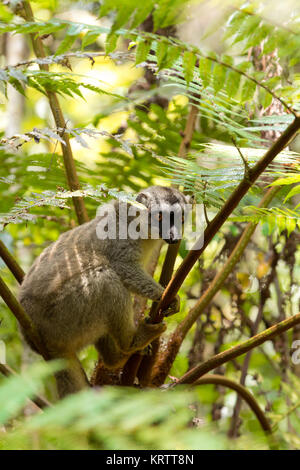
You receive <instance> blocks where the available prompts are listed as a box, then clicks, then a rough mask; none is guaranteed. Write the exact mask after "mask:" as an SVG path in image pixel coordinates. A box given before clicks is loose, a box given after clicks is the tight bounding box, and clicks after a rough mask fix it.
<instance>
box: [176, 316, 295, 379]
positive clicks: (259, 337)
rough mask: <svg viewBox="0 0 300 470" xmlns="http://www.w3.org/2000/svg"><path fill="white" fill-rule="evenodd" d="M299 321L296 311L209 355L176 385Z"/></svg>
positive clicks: (249, 348) (195, 376)
mask: <svg viewBox="0 0 300 470" xmlns="http://www.w3.org/2000/svg"><path fill="white" fill-rule="evenodd" d="M299 323H300V313H297V315H294V316H292V317H290V318H288V319H286V320H283V321H282V322H279V323H277V324H276V325H273V326H271V327H270V328H267V329H266V330H265V331H262V332H261V333H259V334H258V335H256V336H253V337H252V338H250V339H247V340H246V341H244V342H243V343H241V344H239V345H237V346H233V347H232V348H230V349H227V350H226V351H223V352H221V353H219V354H216V355H215V356H213V357H211V358H210V359H209V360H208V361H205V362H203V363H202V364H200V365H198V366H196V367H194V368H193V369H191V370H190V371H188V372H187V373H186V374H184V375H183V376H182V377H181V378H180V379H179V380H178V382H177V383H176V385H179V384H184V383H189V384H190V383H193V382H195V380H198V379H199V378H200V377H202V376H203V375H205V374H207V372H210V371H211V370H213V369H215V368H216V367H219V366H221V365H222V364H224V363H225V362H228V361H231V360H232V359H235V358H236V357H239V356H241V355H242V354H245V353H246V352H248V351H250V350H251V349H253V348H256V347H257V346H259V345H260V344H262V343H265V342H266V341H269V340H271V339H273V338H275V336H278V335H280V334H282V333H284V332H285V331H287V330H289V329H291V328H293V327H294V326H295V325H298V324H299Z"/></svg>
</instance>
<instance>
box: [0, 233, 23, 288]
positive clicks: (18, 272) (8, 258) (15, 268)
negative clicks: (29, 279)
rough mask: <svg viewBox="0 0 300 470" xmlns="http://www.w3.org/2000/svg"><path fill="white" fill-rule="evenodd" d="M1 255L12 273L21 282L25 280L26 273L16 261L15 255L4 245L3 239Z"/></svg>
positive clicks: (0, 249) (0, 242)
mask: <svg viewBox="0 0 300 470" xmlns="http://www.w3.org/2000/svg"><path fill="white" fill-rule="evenodd" d="M0 256H1V258H2V259H3V261H4V263H5V264H6V266H7V267H8V268H9V269H10V271H11V272H12V274H13V275H14V276H15V278H16V280H17V281H18V283H19V284H21V282H22V281H23V277H24V276H25V273H24V271H23V269H22V268H21V266H19V264H18V263H17V262H16V260H15V259H14V257H13V256H12V255H11V254H10V252H9V251H8V249H7V248H6V246H5V245H4V243H3V241H2V240H0Z"/></svg>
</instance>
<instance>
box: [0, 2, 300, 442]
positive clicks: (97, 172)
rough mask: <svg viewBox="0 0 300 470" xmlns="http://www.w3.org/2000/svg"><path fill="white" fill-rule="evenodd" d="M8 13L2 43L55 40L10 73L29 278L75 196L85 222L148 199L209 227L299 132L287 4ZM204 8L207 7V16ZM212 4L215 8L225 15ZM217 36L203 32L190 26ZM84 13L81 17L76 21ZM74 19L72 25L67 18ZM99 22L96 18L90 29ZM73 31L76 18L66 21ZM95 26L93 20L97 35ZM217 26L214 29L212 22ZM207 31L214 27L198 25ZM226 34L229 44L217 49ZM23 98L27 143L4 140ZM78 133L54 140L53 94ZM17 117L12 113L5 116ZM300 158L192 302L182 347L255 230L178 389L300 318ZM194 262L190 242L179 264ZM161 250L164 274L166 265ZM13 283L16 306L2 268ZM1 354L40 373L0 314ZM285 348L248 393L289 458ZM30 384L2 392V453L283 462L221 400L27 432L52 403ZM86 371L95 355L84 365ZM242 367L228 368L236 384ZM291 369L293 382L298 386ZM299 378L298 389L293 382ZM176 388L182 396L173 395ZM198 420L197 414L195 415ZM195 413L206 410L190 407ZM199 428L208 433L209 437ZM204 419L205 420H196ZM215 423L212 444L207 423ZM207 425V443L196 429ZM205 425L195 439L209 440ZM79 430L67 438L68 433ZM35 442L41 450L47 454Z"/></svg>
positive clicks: (206, 272) (6, 234)
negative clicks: (33, 410) (138, 197)
mask: <svg viewBox="0 0 300 470" xmlns="http://www.w3.org/2000/svg"><path fill="white" fill-rule="evenodd" d="M8 3H9V5H8V4H7V2H6V4H5V5H4V4H3V5H0V17H1V23H0V32H1V33H2V37H4V38H5V40H6V41H8V43H9V37H10V36H9V35H8V33H12V34H16V33H17V35H19V36H16V37H19V38H22V41H25V42H26V41H27V44H30V40H31V38H32V37H33V38H36V37H39V38H41V39H42V42H43V45H44V48H45V51H46V56H45V57H35V55H34V54H33V53H30V55H27V56H26V54H25V56H24V57H23V58H21V60H18V61H17V62H18V63H14V64H13V65H12V64H9V63H8V62H7V60H6V59H7V57H6V51H5V48H4V47H2V46H1V44H2V43H0V47H1V48H2V52H1V53H2V56H3V57H1V59H2V60H1V68H0V94H1V95H0V96H1V104H0V122H1V130H0V159H1V165H0V185H1V202H0V227H1V232H0V239H1V240H3V241H4V242H5V244H6V246H7V247H8V249H9V250H10V251H11V252H12V253H13V254H14V255H15V257H16V259H18V261H19V263H20V264H21V265H22V266H23V267H24V269H25V270H27V269H28V268H29V266H30V264H31V263H32V261H33V259H34V257H35V256H37V255H38V254H39V253H40V252H41V250H42V249H43V248H44V247H45V246H47V245H48V244H49V243H51V242H52V241H53V240H55V239H57V237H58V236H59V234H60V233H61V232H62V231H64V230H68V229H70V228H72V227H73V226H74V224H75V222H74V219H75V212H74V208H73V205H72V197H74V196H82V197H84V201H85V204H86V207H87V210H88V213H89V215H90V217H93V216H94V214H95V212H96V209H97V206H98V205H99V204H100V203H102V202H103V201H105V200H107V199H108V198H111V197H113V198H122V199H123V198H129V199H131V198H132V197H134V194H135V193H136V192H137V191H139V190H140V189H141V188H144V187H146V186H148V185H151V184H167V185H169V184H178V185H180V186H181V187H182V188H183V189H184V190H185V191H187V192H190V193H191V192H192V193H194V194H195V195H196V198H197V201H198V202H199V203H201V204H204V206H205V215H206V222H207V221H208V220H212V219H213V217H214V216H215V215H216V214H217V213H218V211H219V210H220V209H221V208H222V207H223V205H224V202H226V201H227V200H228V198H229V196H230V195H231V194H232V192H233V190H234V189H235V188H236V186H237V185H238V184H239V183H240V182H241V181H242V180H243V179H244V178H245V177H247V171H249V170H251V168H253V166H254V165H255V163H257V161H258V160H259V159H260V158H261V157H262V155H263V154H264V153H265V151H266V150H267V148H268V147H270V146H271V145H272V143H273V142H274V141H275V140H276V138H277V137H278V136H279V135H280V133H281V132H282V131H284V130H285V129H286V128H287V126H288V125H289V124H291V122H292V121H293V119H294V118H295V115H296V114H297V113H298V112H299V111H300V109H299V63H300V47H299V46H300V34H299V33H300V30H299V24H300V23H299V18H300V12H299V7H298V6H297V4H296V2H295V3H293V2H291V5H290V7H289V8H290V9H289V8H286V10H288V11H285V16H284V17H283V19H281V17H280V15H279V14H278V15H276V14H275V13H276V8H279V3H277V2H275V7H274V12H275V13H274V12H272V11H270V6H269V2H266V1H264V0H260V1H258V2H250V1H249V2H241V1H239V0H232V1H231V2H229V3H228V5H227V2H226V7H224V5H223V2H216V6H214V8H215V10H214V12H215V13H218V14H216V15H215V16H216V17H217V19H216V20H211V19H210V17H209V16H206V14H207V13H206V11H205V8H204V7H203V6H202V2H194V1H188V0H175V1H174V0H159V1H156V2H154V1H152V0H149V1H147V2H143V3H141V2H140V3H139V2H136V1H135V2H134V1H133V0H122V1H119V0H118V1H116V0H114V1H112V0H104V1H103V2H101V6H100V7H99V2H87V4H86V5H84V6H82V5H81V6H80V9H79V14H78V13H77V17H76V9H75V8H74V9H73V6H74V5H73V2H70V1H64V2H56V1H53V2H44V1H42V0H38V1H35V2H32V5H31V6H32V7H33V8H34V13H35V18H36V20H35V22H28V21H26V20H25V19H24V15H23V12H22V10H21V11H20V10H17V11H15V12H14V11H13V10H14V7H15V3H16V2H8ZM208 3H209V2H208ZM212 3H214V2H212ZM198 7H200V8H202V10H200V12H202V13H201V14H202V15H203V16H204V18H205V19H206V18H208V20H207V22H208V23H209V25H208V27H207V28H206V30H205V32H204V33H203V34H202V33H201V34H200V33H199V30H201V28H202V26H201V27H200V26H199V24H200V23H199V24H198V26H197V27H196V29H195V30H194V36H195V40H193V41H191V40H190V41H188V40H185V35H184V34H181V33H182V31H183V32H186V31H188V30H189V28H191V30H192V31H193V27H194V26H193V22H192V20H193V18H195V17H196V18H198V20H199V21H200V20H201V14H199V13H197V12H198V10H197V8H198ZM74 10H75V12H74ZM65 12H67V14H64V13H65ZM87 12H88V14H89V15H90V16H88V18H87V17H86V16H85V14H86V13H87ZM66 18H67V19H66ZM91 18H92V19H91ZM216 22H217V23H216ZM201 24H202V23H201ZM214 34H217V40H215V42H214V40H213V39H212V40H211V42H210V41H209V39H210V38H213V37H214ZM16 92H17V94H20V95H22V97H23V98H22V99H23V103H24V107H23V109H21V108H22V106H20V109H18V110H17V111H18V113H19V117H20V122H21V124H20V126H19V129H17V130H16V131H15V132H14V133H13V134H9V133H7V129H8V127H9V124H10V121H11V120H13V118H12V117H11V114H10V113H11V108H9V104H10V103H11V102H13V100H14V98H12V96H16V95H13V94H12V93H16ZM49 92H55V93H56V94H57V96H58V97H59V101H60V104H61V107H62V111H63V114H64V116H65V119H66V127H65V128H61V127H59V128H57V127H56V126H55V124H54V122H53V119H52V116H51V115H50V112H49V105H48V93H49ZM191 103H192V104H193V106H194V107H195V108H196V110H197V123H196V127H195V130H194V132H193V136H192V139H191V142H189V146H188V152H187V155H185V156H184V157H183V155H180V153H179V147H180V145H181V142H182V139H183V137H184V132H185V128H186V122H187V121H188V119H189V113H190V106H191ZM9 109H10V110H9ZM65 136H68V137H69V138H70V142H71V146H72V149H73V153H74V156H75V164H76V170H77V173H78V176H79V180H80V183H81V189H80V190H77V191H71V190H70V189H69V187H68V185H67V182H66V175H65V168H64V163H63V159H62V155H61V150H60V146H61V145H62V146H64V145H65V143H64V137H65ZM298 152H299V144H298V143H297V138H296V139H295V140H294V142H292V144H291V146H290V148H288V149H285V151H283V152H281V153H280V154H279V155H278V157H277V158H276V159H275V160H274V162H273V163H272V164H271V165H269V166H268V168H267V170H266V171H265V172H264V173H263V174H262V175H261V177H260V178H259V180H258V181H257V182H256V183H255V185H253V186H252V188H251V190H250V191H249V192H248V193H247V194H246V196H245V197H244V198H243V200H242V201H241V203H240V204H239V205H238V206H237V207H236V209H235V211H234V213H233V214H232V215H231V217H230V218H229V219H228V220H227V221H226V222H225V223H224V225H223V226H222V228H221V230H220V231H219V232H218V234H217V235H216V236H215V237H214V239H213V240H212V241H211V243H210V244H209V245H208V247H207V249H206V250H205V252H204V254H203V255H202V256H201V258H200V260H199V264H198V265H197V266H195V267H194V269H192V271H191V272H190V273H189V276H188V277H187V279H186V282H185V284H184V286H183V287H182V288H181V290H180V296H181V302H182V308H181V312H180V313H179V314H178V315H176V316H175V317H172V318H170V319H168V320H167V321H168V327H169V330H168V331H169V332H170V333H172V332H173V331H174V330H175V329H176V328H177V327H178V325H180V324H181V322H182V321H183V320H184V318H185V317H186V316H187V314H188V312H189V310H190V309H191V308H193V307H194V305H195V303H196V301H197V300H198V299H199V297H200V296H201V295H203V293H204V292H205V291H206V289H207V287H208V286H209V285H210V283H211V282H212V281H213V279H214V277H215V275H216V274H217V273H218V272H220V270H221V269H222V268H223V266H224V263H226V261H227V260H228V257H229V255H230V254H231V253H232V250H233V248H234V246H235V245H236V244H237V241H238V237H239V235H240V234H241V233H242V231H243V230H244V227H245V223H246V222H247V223H248V222H251V223H255V224H257V223H259V224H260V226H259V227H258V229H257V230H256V232H255V235H254V237H253V238H252V239H251V242H250V243H249V244H248V246H247V248H246V250H245V252H244V253H243V256H242V257H241V259H240V261H239V262H238V264H237V265H236V266H235V267H234V269H233V270H232V272H231V273H230V275H229V276H228V278H227V279H226V281H225V283H224V284H223V287H222V289H221V290H220V291H219V292H218V294H217V295H216V296H215V297H214V299H213V300H212V302H211V303H210V304H209V306H208V307H207V308H206V309H205V310H204V311H202V312H201V315H200V316H199V319H198V321H197V324H195V325H194V326H193V327H192V329H191V330H190V331H189V333H188V334H187V336H186V338H185V340H184V342H183V345H182V347H181V349H180V351H179V353H178V354H177V357H176V359H175V361H174V364H173V368H172V370H171V372H170V374H171V377H179V376H181V375H183V374H184V373H185V372H186V371H187V369H189V368H191V367H192V366H194V365H195V364H197V363H199V362H202V361H205V360H206V359H207V358H209V357H211V356H212V355H213V354H215V353H218V352H219V351H222V350H224V349H227V348H229V347H230V346H232V345H235V344H237V343H238V342H240V341H241V340H242V339H245V338H248V337H249V336H251V335H253V334H254V329H255V322H256V319H257V315H258V314H259V315H260V317H259V322H258V327H259V329H264V328H266V327H268V326H270V325H272V324H274V323H275V322H277V321H279V320H282V319H284V318H285V317H288V316H290V315H292V314H295V313H298V311H299V297H300V296H299V281H300V277H299V276H300V268H299V263H300V255H299V245H300V240H299V232H298V229H299V227H300V226H299V215H300V214H299V192H300V189H299V188H300V184H299V183H300V181H299V153H298ZM268 186H280V187H281V189H280V191H279V192H278V193H277V195H276V197H275V198H274V199H273V201H272V203H271V204H270V206H269V207H259V208H258V207H257V206H258V203H259V201H260V200H261V198H262V196H263V194H264V193H265V191H266V190H267V187H268ZM186 253H187V250H186V246H185V244H184V243H182V245H181V248H180V253H179V256H178V258H177V264H176V266H177V265H179V263H180V262H181V261H182V259H183V258H184V257H185V255H186ZM164 254H165V249H163V250H162V255H161V256H160V259H159V262H158V269H157V273H156V274H155V276H156V277H157V278H158V275H159V274H158V273H159V271H160V268H161V266H162V261H163V257H164ZM1 270H2V274H1V276H2V277H3V278H4V280H5V281H6V282H7V284H8V285H9V287H10V288H11V289H12V290H13V291H14V292H17V286H16V283H15V282H14V280H13V279H12V276H11V275H10V273H9V271H8V269H7V268H5V267H4V265H3V264H1ZM0 317H1V318H0V320H1V325H0V328H1V329H0V339H3V340H4V341H5V344H6V348H7V361H8V363H9V364H10V365H11V366H12V367H14V368H15V369H17V370H20V369H21V367H22V365H23V363H24V362H27V359H26V355H25V357H24V352H23V350H24V346H23V343H22V342H21V341H20V336H19V332H18V328H17V325H16V322H15V320H14V318H13V317H12V315H11V313H10V312H9V310H8V309H7V308H6V306H5V305H4V304H2V303H1V304H0ZM297 335H298V332H297V331H296V329H295V331H293V332H289V333H287V334H286V335H284V336H283V337H280V338H277V339H275V340H274V341H273V342H270V343H267V344H264V345H263V346H261V348H258V349H256V350H254V351H253V352H252V356H251V360H250V364H249V367H248V369H247V370H246V386H247V387H248V388H249V389H250V390H251V391H252V392H253V394H254V396H255V397H256V398H257V400H258V402H259V404H260V406H261V407H262V408H263V409H265V410H267V415H268V417H269V418H270V419H271V420H272V423H273V424H274V426H275V428H276V439H277V445H278V446H279V448H297V447H299V439H298V437H297V436H298V435H299V432H300V423H299V415H298V411H297V403H298V402H299V396H298V393H297V392H296V391H295V390H297V389H298V388H299V384H298V382H299V378H298V377H299V366H297V364H294V363H292V362H291V359H290V354H289V353H290V350H291V348H292V343H293V341H294V340H297V338H298V336H297ZM31 360H32V361H33V362H35V363H36V364H35V365H34V366H33V368H32V369H30V372H29V373H28V375H27V376H26V377H27V378H26V377H25V378H23V377H22V376H18V377H13V378H10V379H9V380H6V379H4V378H3V379H2V378H1V382H0V397H1V398H2V399H1V404H2V405H1V412H0V424H1V425H3V427H4V429H5V430H6V432H4V431H3V432H2V431H0V433H1V434H0V447H2V448H41V449H64V448H68V449H71V448H84V449H86V448H93V449H118V448H127V449H135V448H136V449H142V448H151V449H167V448H169V449H170V448H184V449H189V448H192V449H194V448H197V449H199V448H230V447H235V448H247V447H248V448H249V447H252V448H270V447H272V445H273V444H272V443H271V442H269V441H268V440H267V439H266V438H265V437H262V436H261V432H260V430H259V425H258V423H257V422H256V420H255V418H254V417H253V415H252V413H251V411H250V410H249V409H248V408H246V407H242V410H241V412H240V417H241V418H242V422H243V424H242V428H241V431H242V432H241V434H242V436H240V437H239V438H237V439H236V440H235V441H234V444H233V443H232V442H230V441H228V440H227V439H226V437H225V436H226V432H227V430H228V427H229V426H230V423H232V419H231V415H232V411H233V409H234V407H235V395H234V393H233V392H231V391H228V390H224V389H222V390H220V389H219V388H218V389H217V388H215V387H213V386H201V387H198V388H197V390H196V389H195V390H189V391H186V390H184V391H181V390H179V391H169V390H168V391H162V390H156V391H154V390H151V391H147V392H146V391H143V392H141V391H140V390H136V389H134V388H131V389H125V388H122V387H105V388H104V389H103V390H101V391H100V392H99V391H96V392H93V391H86V392H84V393H82V394H79V395H78V396H74V397H72V398H68V399H66V400H64V401H62V402H61V403H59V404H56V405H55V406H53V407H52V408H51V409H48V410H46V411H45V412H44V413H43V414H36V415H35V416H33V417H30V419H25V418H24V416H22V409H23V407H25V406H27V405H26V397H27V396H33V394H34V393H36V390H38V389H42V390H43V391H44V393H45V394H46V395H47V396H48V397H49V398H50V399H51V400H53V398H54V394H53V383H52V381H51V379H50V378H49V377H50V375H51V374H53V371H54V370H55V367H56V366H55V365H54V366H52V365H50V366H49V365H45V364H43V363H41V361H40V360H39V359H37V358H36V357H34V358H33V359H31ZM81 360H82V362H83V365H84V366H85V368H86V369H87V370H88V371H89V372H91V371H92V369H93V367H94V362H95V360H96V353H95V350H94V349H93V348H92V347H90V348H87V349H86V350H84V351H83V352H82V353H81ZM243 367H244V358H239V359H237V360H236V361H233V362H230V363H228V364H225V365H224V366H222V368H221V371H218V373H220V372H221V373H223V374H224V375H228V376H229V377H231V378H233V379H235V380H237V381H239V380H240V375H241V369H242V368H243ZM287 370H289V373H287V372H286V371H287ZM297 376H298V377H297ZM167 380H168V381H169V380H171V379H167ZM195 403H196V405H195ZM191 404H193V405H192V406H191ZM203 417H204V421H205V423H204V424H203V422H202V421H203ZM193 419H194V421H193ZM210 421H215V423H214V426H212V427H210V426H208V425H207V422H210ZM192 422H194V424H195V423H198V425H199V426H198V427H197V426H194V427H192V426H191V423H192ZM199 423H200V424H199ZM71 424H72V426H71ZM37 441H38V444H36V442H37Z"/></svg>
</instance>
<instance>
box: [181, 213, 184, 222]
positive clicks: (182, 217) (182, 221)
mask: <svg viewBox="0 0 300 470" xmlns="http://www.w3.org/2000/svg"><path fill="white" fill-rule="evenodd" d="M181 220H182V223H184V215H182V218H181Z"/></svg>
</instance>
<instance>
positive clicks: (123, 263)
mask: <svg viewBox="0 0 300 470" xmlns="http://www.w3.org/2000/svg"><path fill="white" fill-rule="evenodd" d="M137 201H140V202H141V203H143V204H144V205H145V206H146V207H147V208H148V209H151V210H152V209H155V210H159V209H160V207H161V206H162V205H168V204H174V202H177V203H178V204H179V205H180V206H181V207H183V206H184V205H185V204H186V203H187V199H186V198H185V196H183V195H182V194H181V193H180V192H179V191H178V190H176V189H171V188H164V187H160V186H152V187H150V188H148V189H147V190H145V191H142V192H141V193H139V195H138V197H137ZM118 204H119V202H118V201H114V202H112V203H109V204H107V205H106V206H105V207H107V210H108V211H111V210H112V209H116V210H117V211H118ZM122 204H125V205H126V206H127V203H122ZM99 220H100V218H99V217H96V218H95V219H94V220H92V221H91V222H88V223H86V224H83V225H81V226H79V227H76V228H74V229H72V230H70V231H68V232H65V233H63V234H62V235H61V236H60V237H59V238H58V240H57V241H56V242H54V243H52V244H51V245H50V246H49V247H47V248H46V249H45V250H44V251H43V252H42V253H41V255H40V256H39V257H38V258H37V259H36V260H35V262H34V264H33V266H32V267H31V269H30V270H29V272H28V274H27V275H26V276H25V278H24V281H23V283H22V285H21V289H20V294H19V300H20V302H21V304H22V306H23V307H24V309H25V311H26V312H27V314H28V315H29V316H30V317H31V319H32V320H33V322H34V324H35V326H36V328H37V330H38V332H39V334H40V336H41V340H42V341H43V343H44V346H45V348H46V350H47V351H48V354H49V356H50V357H51V358H65V359H66V360H67V361H68V368H66V369H65V370H63V371H61V372H59V373H58V374H57V375H56V379H57V384H58V391H59V395H60V396H61V397H63V396H65V395H67V394H69V393H73V392H76V391H78V390H81V389H82V388H83V387H84V386H86V385H88V380H87V378H86V375H85V373H84V371H83V369H82V367H81V365H80V362H79V360H78V358H77V356H76V352H77V351H79V350H80V349H82V348H83V347H85V346H87V345H89V344H94V345H95V346H96V347H97V349H98V350H99V352H100V354H101V356H102V359H103V361H104V363H105V365H106V366H108V367H112V368H115V367H118V366H120V365H123V364H124V363H125V361H126V359H127V358H128V355H129V354H130V353H132V352H134V351H137V350H141V349H143V348H144V347H145V346H147V345H148V344H149V343H150V342H151V341H152V340H153V339H154V338H156V337H158V336H159V335H160V334H161V333H162V332H163V331H164V330H165V328H166V327H165V325H164V324H162V323H161V324H156V325H151V324H149V323H146V322H145V321H143V322H141V323H140V324H139V325H138V326H136V325H135V323H134V315H133V308H132V299H131V294H132V293H135V294H139V295H141V296H144V297H146V298H149V299H152V300H159V299H160V297H161V295H162V293H163V287H162V286H161V285H159V284H158V283H157V282H155V281H154V280H153V278H152V277H151V276H150V275H149V274H148V273H147V272H146V271H145V270H144V265H145V263H146V261H147V259H148V258H149V255H151V252H152V251H153V249H154V246H155V244H156V243H157V242H158V240H141V239H137V240H133V239H126V240H121V239H118V238H117V239H116V240H110V239H106V240H100V239H99V238H98V237H97V235H96V226H97V223H98V222H99ZM25 337H26V334H25ZM27 340H28V342H29V343H30V339H29V338H27ZM31 346H32V347H33V345H32V344H31Z"/></svg>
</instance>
